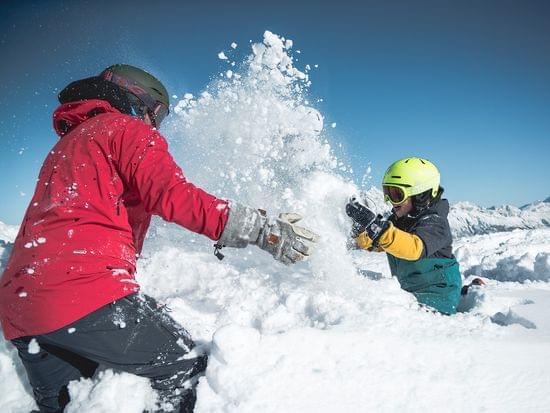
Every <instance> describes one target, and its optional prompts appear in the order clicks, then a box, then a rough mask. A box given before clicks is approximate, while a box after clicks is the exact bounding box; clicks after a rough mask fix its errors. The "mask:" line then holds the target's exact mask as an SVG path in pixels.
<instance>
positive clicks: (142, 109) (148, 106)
mask: <svg viewBox="0 0 550 413" xmlns="http://www.w3.org/2000/svg"><path fill="white" fill-rule="evenodd" d="M58 97H59V102H60V103H69V102H76V101H80V100H86V99H102V100H106V101H107V102H109V103H110V104H111V105H112V106H113V107H114V108H116V109H118V110H119V111H121V112H122V113H126V114H128V115H132V116H138V117H140V118H142V119H144V118H145V116H146V115H148V116H149V118H150V119H151V121H152V122H153V125H154V126H156V127H159V126H160V123H161V122H162V120H163V119H164V118H165V117H166V115H168V112H169V109H168V108H169V105H170V100H169V97H168V92H167V91H166V88H165V87H164V86H163V84H162V83H160V82H159V81H158V79H157V78H155V77H154V76H152V75H151V74H149V73H147V72H146V71H145V70H142V69H140V68H137V67H135V66H130V65H121V64H117V65H112V66H109V67H108V68H107V69H105V70H104V71H103V72H101V74H100V75H99V76H93V77H89V78H86V79H80V80H76V81H74V82H72V83H70V84H69V85H67V86H66V87H65V88H64V89H63V90H62V91H61V92H60V93H59V96H58Z"/></svg>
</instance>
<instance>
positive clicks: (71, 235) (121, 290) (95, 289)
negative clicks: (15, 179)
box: [0, 100, 229, 340]
mask: <svg viewBox="0 0 550 413" xmlns="http://www.w3.org/2000/svg"><path fill="white" fill-rule="evenodd" d="M53 122H54V128H55V130H56V132H57V133H58V135H59V136H60V139H59V141H58V142H57V144H56V145H55V146H54V147H53V149H52V150H51V152H50V153H49V155H48V156H47V158H46V160H45V161H44V165H43V166H42V169H41V170H40V175H39V178H38V182H37V185H36V191H35V193H34V195H33V197H32V200H31V202H30V205H29V207H28V209H27V212H26V214H25V217H24V219H23V223H22V224H21V228H20V230H19V234H18V235H17V238H16V240H15V245H14V248H13V251H12V253H11V257H10V259H9V262H8V264H7V266H6V269H5V271H4V274H3V276H2V278H0V321H1V323H2V329H3V331H4V336H5V337H6V339H8V340H10V339H14V338H17V337H21V336H30V335H37V334H44V333H48V332H51V331H54V330H57V329H59V328H62V327H64V326H66V325H68V324H70V323H72V322H73V321H76V320H78V319H79V318H82V317H84V316H85V315H87V314H89V313H91V312H92V311H94V310H96V309H98V308H100V307H102V306H104V305H105V304H107V303H109V302H112V301H114V300H117V299H119V298H122V297H124V296H126V295H128V294H131V293H133V292H135V291H137V290H138V289H139V286H138V285H137V283H136V281H135V280H134V274H135V270H136V259H137V256H138V254H139V253H140V251H141V247H142V245H143V239H144V237H145V233H146V232H147V228H148V227H149V223H150V220H151V216H152V215H153V214H155V215H160V216H161V217H162V218H164V219H165V220H166V221H171V222H175V223H177V224H179V225H181V226H183V227H185V228H187V229H189V230H191V231H194V232H197V233H200V234H204V235H206V236H208V237H210V238H211V239H213V240H217V239H219V237H220V236H221V233H222V231H223V228H224V226H225V223H226V222H227V218H228V213H229V210H228V206H227V201H225V200H221V199H218V198H216V197H214V196H212V195H210V194H208V193H206V192H205V191H203V190H201V189H199V188H197V187H196V186H194V185H193V184H191V183H189V182H187V180H186V179H185V177H184V175H183V172H182V170H181V169H180V168H179V167H178V166H177V165H176V163H175V162H174V160H173V159H172V156H170V153H169V152H168V145H167V143H166V140H165V139H164V138H163V137H162V136H161V135H160V134H159V133H158V132H157V131H156V130H155V129H153V128H152V127H150V126H149V125H147V124H145V123H144V122H143V121H141V120H139V119H137V118H134V117H131V116H128V115H124V114H122V113H120V112H119V111H118V110H116V109H114V108H113V107H111V105H110V104H109V103H107V102H106V101H103V100H84V101H80V102H72V103H66V104H64V105H61V106H60V107H59V108H58V109H57V110H56V111H55V112H54V115H53Z"/></svg>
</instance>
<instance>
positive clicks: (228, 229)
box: [218, 202, 266, 248]
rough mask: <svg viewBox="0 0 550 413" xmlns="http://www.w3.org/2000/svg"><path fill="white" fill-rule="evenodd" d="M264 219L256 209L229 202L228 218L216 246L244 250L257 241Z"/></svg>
mask: <svg viewBox="0 0 550 413" xmlns="http://www.w3.org/2000/svg"><path fill="white" fill-rule="evenodd" d="M265 221H266V217H265V216H263V215H262V214H261V213H260V211H258V210H257V209H254V208H251V207H249V206H246V205H243V204H240V203H238V202H229V217H228V219H227V222H226V223H225V227H224V229H223V232H222V235H221V237H220V239H219V240H218V244H220V245H223V246H225V247H234V248H244V247H246V246H247V245H248V244H254V243H256V242H257V241H258V237H259V235H260V231H261V229H262V227H263V226H264V223H265Z"/></svg>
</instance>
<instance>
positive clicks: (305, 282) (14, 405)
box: [0, 32, 550, 413]
mask: <svg viewBox="0 0 550 413" xmlns="http://www.w3.org/2000/svg"><path fill="white" fill-rule="evenodd" d="M252 48H253V52H252V54H251V55H250V56H248V57H247V58H246V59H245V61H244V62H243V63H242V64H240V65H235V66H232V63H233V62H234V61H235V54H236V53H237V51H236V50H234V48H232V49H233V50H230V49H229V47H228V50H225V51H224V53H223V58H224V59H223V60H222V61H221V62H222V64H223V65H227V70H231V74H229V73H228V71H225V72H224V75H223V77H220V79H219V80H216V81H213V82H212V83H211V84H210V85H209V86H208V88H207V89H206V90H205V91H203V92H202V93H201V94H199V96H198V97H194V96H192V95H190V94H186V95H185V96H184V99H183V100H182V101H180V102H179V103H178V105H177V107H176V110H175V112H176V116H174V117H172V120H171V124H170V125H169V128H168V130H167V135H168V136H169V138H170V141H171V148H172V152H173V153H174V155H175V157H176V158H177V160H178V161H179V163H180V164H181V165H183V166H184V171H185V172H186V174H187V176H188V177H189V179H190V180H192V181H194V182H196V183H197V184H199V185H201V186H202V187H204V188H205V189H207V190H209V191H211V192H214V193H217V194H219V195H223V196H226V197H231V198H234V199H238V200H239V201H241V202H245V203H248V204H250V205H254V206H258V207H265V208H266V209H268V211H270V213H272V214H273V213H275V212H278V211H297V212H300V213H302V214H303V215H304V216H305V217H306V218H305V219H304V223H305V225H307V226H310V227H311V228H313V229H314V230H316V231H317V232H318V233H320V234H321V235H322V240H321V242H320V243H319V247H318V251H317V253H316V254H315V256H314V257H312V259H311V261H310V262H308V263H301V264H298V265H295V266H292V267H286V266H284V265H282V264H279V263H277V262H275V261H273V260H272V259H271V258H270V256H269V255H268V254H265V253H263V252H262V251H259V250H257V249H254V248H253V247H251V248H247V249H243V250H230V249H226V250H224V253H225V255H226V258H225V259H224V260H223V261H221V262H220V261H218V260H217V259H216V258H215V257H214V256H213V254H212V242H210V241H208V240H205V239H204V238H202V237H198V236H195V235H193V234H189V233H188V232H186V231H183V230H181V229H180V228H177V227H176V226H173V225H168V224H165V223H163V222H161V221H159V220H157V221H155V223H154V225H153V227H152V228H151V230H150V232H149V236H148V238H147V240H146V246H145V251H144V254H143V258H142V259H141V260H140V264H139V269H138V274H139V275H138V280H139V282H140V284H141V286H142V289H143V291H144V292H145V293H147V294H150V295H152V296H154V297H156V298H157V299H159V300H160V301H162V302H164V303H166V304H167V305H168V306H169V307H170V308H171V309H172V315H173V317H174V318H175V319H176V320H177V321H179V322H180V323H181V324H182V325H184V326H185V327H186V328H187V329H188V330H189V331H190V333H191V334H192V336H193V337H194V338H195V340H196V341H197V342H198V343H199V344H200V349H201V350H202V351H205V352H208V353H209V354H210V359H209V363H208V368H207V371H206V375H205V377H202V378H201V379H200V382H199V387H198V402H197V408H196V411H197V412H220V411H225V412H236V411H238V412H325V411H326V412H328V411H330V412H334V411H342V412H347V411H435V410H438V411H439V410H445V411H457V412H458V411H461V412H462V411H495V412H496V411H498V412H502V411H504V412H506V411H510V412H512V411H522V412H523V411H526V412H530V411H532V412H536V411H544V410H546V409H547V406H549V405H550V393H549V392H548V391H547V389H548V388H549V386H550V358H549V357H548V353H549V351H550V321H549V320H550V317H549V315H550V304H549V303H550V277H549V276H548V273H549V272H550V263H549V260H548V257H549V255H550V228H544V225H547V224H543V221H542V220H546V222H548V221H549V220H550V214H548V209H546V208H545V206H544V205H543V206H540V205H539V206H537V207H533V211H535V212H536V215H537V216H540V220H539V219H538V218H537V220H535V221H536V222H535V221H533V222H535V224H533V226H532V227H525V226H522V228H530V229H518V230H514V231H507V232H498V233H487V234H484V232H493V231H495V230H499V229H501V230H502V229H508V228H511V227H500V226H499V225H501V222H508V219H507V218H505V216H506V214H500V215H498V218H494V219H493V215H494V214H493V213H492V212H485V211H486V210H483V209H468V208H465V207H461V206H460V207H459V208H458V212H460V213H459V214H457V216H461V217H464V219H460V220H452V225H453V230H454V231H455V233H456V234H457V235H460V237H458V238H457V239H456V240H455V251H456V255H457V258H458V259H459V261H460V264H461V269H462V271H463V273H464V274H465V275H466V276H481V277H485V279H486V280H487V285H486V286H484V287H472V288H471V292H470V293H469V294H468V296H467V299H465V300H464V302H463V303H461V309H462V312H460V313H458V314H456V315H454V316H450V317H448V316H442V315H439V314H434V313H432V312H429V311H426V310H423V309H422V308H420V307H419V306H418V305H417V304H416V302H415V300H414V298H413V297H412V296H411V295H410V294H408V293H406V292H404V291H403V290H401V289H400V288H399V285H398V283H397V281H396V280H395V279H393V278H392V277H391V275H390V273H389V268H388V266H387V263H386V260H385V257H384V256H383V255H382V254H376V253H367V252H364V251H349V250H347V249H346V239H347V233H348V230H349V221H348V219H347V217H346V216H345V213H344V211H343V205H344V204H345V201H346V199H347V198H348V196H349V195H350V194H353V193H357V192H359V191H360V189H365V188H358V187H357V186H356V185H355V184H354V183H353V182H352V181H351V179H350V176H349V175H347V171H348V170H349V168H347V166H346V165H345V163H343V162H342V161H340V160H338V159H337V158H336V157H335V156H334V154H333V153H332V151H331V138H330V136H328V135H327V132H326V130H325V129H324V128H323V117H322V115H321V114H320V113H319V112H318V111H317V110H315V109H314V108H313V107H312V106H311V104H310V103H309V102H308V97H307V90H308V87H309V77H308V73H307V71H304V72H302V71H299V70H298V69H296V68H295V67H294V63H293V60H292V57H291V50H292V42H291V41H290V40H288V39H282V38H280V37H278V36H276V35H273V34H272V33H269V32H266V33H265V34H264V40H263V42H261V43H258V44H254V45H253V46H252ZM224 70H225V69H224ZM220 148H223V150H220ZM376 191H377V190H374V189H371V190H369V191H368V195H369V197H371V198H372V203H373V204H374V205H377V206H378V208H380V210H381V209H382V208H383V207H384V206H383V204H382V203H381V202H380V198H378V199H377V198H376V197H377V195H376V194H377V193H376ZM378 195H379V191H378ZM527 210H529V211H531V210H530V209H529V207H527V208H525V209H522V210H521V211H522V212H521V213H523V211H527ZM535 212H533V213H535ZM454 213H455V209H453V214H454ZM521 213H520V215H521ZM510 214H511V213H510ZM465 222H466V223H467V224H465ZM522 222H524V221H521V222H520V223H521V225H523V223H522ZM525 222H528V223H529V225H530V223H531V221H528V220H526V221H525ZM464 228H466V229H467V230H465V229H464ZM469 231H471V232H474V233H476V234H477V235H473V236H463V234H468V233H469ZM6 238H7V240H8V241H9V240H10V239H12V238H9V237H6ZM22 373H23V372H22V367H21V365H20V363H19V361H18V358H17V356H16V354H14V351H13V350H12V349H11V347H10V345H9V344H8V343H6V342H4V341H2V340H0V383H1V384H0V386H1V389H0V390H1V391H0V411H1V412H14V413H15V412H26V411H29V410H30V407H31V406H32V404H33V402H32V398H31V396H30V392H29V388H28V386H27V385H26V381H25V379H24V376H23V375H22ZM70 392H71V397H72V401H71V403H70V405H69V407H68V409H67V410H68V411H71V412H94V413H95V412H116V411H124V412H128V413H132V412H141V411H142V410H143V409H146V408H150V406H151V405H152V404H154V402H155V398H154V394H153V393H152V392H151V389H150V386H149V385H148V383H147V382H146V381H144V380H143V379H141V378H138V377H135V376H131V375H128V374H124V373H116V372H112V371H110V370H106V371H103V372H101V373H100V374H98V375H97V376H96V377H95V378H93V380H81V381H80V382H73V383H71V385H70Z"/></svg>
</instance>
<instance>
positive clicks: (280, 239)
mask: <svg viewBox="0 0 550 413" xmlns="http://www.w3.org/2000/svg"><path fill="white" fill-rule="evenodd" d="M301 219H302V217H301V216H300V215H299V214H294V213H285V214H280V215H279V217H278V218H277V219H269V218H268V217H267V216H266V215H265V212H264V211H260V210H257V209H254V208H250V207H248V206H245V205H242V204H239V203H236V202H232V203H231V204H230V207H229V219H228V220H227V223H226V225H225V228H224V231H223V233H222V236H221V237H220V239H219V241H218V244H217V245H218V246H219V247H221V246H226V247H236V248H244V247H246V246H247V245H249V244H255V245H257V246H258V247H260V248H261V249H263V250H264V251H267V252H269V253H270V254H271V255H272V256H273V258H275V259H276V260H277V261H281V262H282V263H284V264H293V263H295V262H297V261H304V260H306V259H307V258H308V257H309V256H310V255H311V253H312V251H313V249H314V244H315V243H316V242H317V241H318V239H319V236H318V235H317V234H316V233H315V232H313V231H310V230H309V229H307V228H304V227H301V226H298V225H295V224H296V222H298V221H300V220H301Z"/></svg>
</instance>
